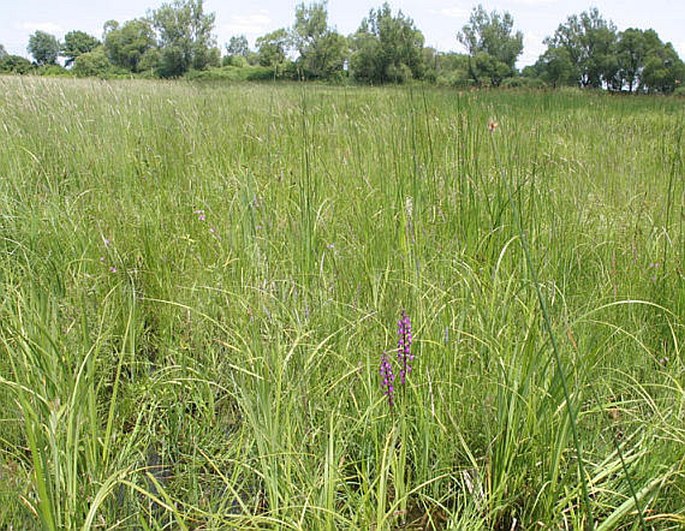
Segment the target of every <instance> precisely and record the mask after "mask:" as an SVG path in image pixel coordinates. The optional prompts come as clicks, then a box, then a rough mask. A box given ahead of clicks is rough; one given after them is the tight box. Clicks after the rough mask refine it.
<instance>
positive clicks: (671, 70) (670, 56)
mask: <svg viewBox="0 0 685 531" xmlns="http://www.w3.org/2000/svg"><path fill="white" fill-rule="evenodd" d="M657 38H658V37H657ZM683 79H685V63H683V61H682V60H681V59H680V57H679V56H678V53H677V52H676V51H675V49H674V48H673V45H672V44H671V43H670V42H667V43H666V44H662V45H661V46H658V45H655V46H652V47H650V48H648V51H647V54H646V57H645V64H644V68H643V69H642V72H641V74H640V90H641V91H644V92H659V93H662V94H670V93H671V92H673V91H674V90H675V89H676V88H677V87H678V85H679V84H680V82H681V81H682V80H683Z"/></svg>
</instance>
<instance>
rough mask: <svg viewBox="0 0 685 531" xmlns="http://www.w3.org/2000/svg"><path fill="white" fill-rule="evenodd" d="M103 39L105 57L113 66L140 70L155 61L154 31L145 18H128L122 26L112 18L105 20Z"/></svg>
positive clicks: (132, 70)
mask: <svg viewBox="0 0 685 531" xmlns="http://www.w3.org/2000/svg"><path fill="white" fill-rule="evenodd" d="M104 41H105V51H106V53H107V57H109V60H110V61H111V63H112V64H113V65H115V66H118V67H121V68H124V69H126V70H129V71H130V72H141V71H143V70H148V69H150V68H151V66H153V65H154V63H155V61H154V59H155V58H156V54H157V50H156V48H157V44H156V41H155V32H154V30H153V29H152V26H151V24H150V21H149V20H147V19H144V18H137V19H134V20H129V21H128V22H125V23H124V24H123V26H119V24H118V23H117V22H116V21H113V20H110V21H107V22H105V36H104Z"/></svg>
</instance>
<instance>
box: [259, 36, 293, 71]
mask: <svg viewBox="0 0 685 531" xmlns="http://www.w3.org/2000/svg"><path fill="white" fill-rule="evenodd" d="M256 45H257V55H258V57H259V64H260V66H270V67H274V68H277V67H279V66H280V65H283V64H284V63H285V60H286V56H287V53H288V51H289V49H290V36H289V35H288V31H287V30H286V29H284V28H279V29H277V30H275V31H272V32H271V33H267V34H266V35H263V36H261V37H259V38H258V39H257V42H256Z"/></svg>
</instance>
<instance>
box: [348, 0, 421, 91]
mask: <svg viewBox="0 0 685 531" xmlns="http://www.w3.org/2000/svg"><path fill="white" fill-rule="evenodd" d="M423 43H424V38H423V34H422V33H421V32H420V31H419V30H418V29H416V27H415V26H414V21H413V20H412V19H411V18H409V17H407V16H405V15H404V14H403V13H402V11H399V12H398V13H397V15H395V16H393V14H392V11H391V9H390V6H389V5H388V4H387V3H385V4H383V6H381V7H380V8H378V9H375V10H374V9H371V11H370V12H369V15H368V16H367V17H366V18H364V20H362V23H361V26H360V27H359V29H358V30H357V33H355V34H354V35H353V36H352V37H351V48H352V57H351V60H350V70H351V72H352V75H353V76H354V78H355V79H356V80H357V81H361V82H364V83H375V84H382V83H402V82H404V81H407V80H409V79H421V78H422V77H423V74H424V63H423Z"/></svg>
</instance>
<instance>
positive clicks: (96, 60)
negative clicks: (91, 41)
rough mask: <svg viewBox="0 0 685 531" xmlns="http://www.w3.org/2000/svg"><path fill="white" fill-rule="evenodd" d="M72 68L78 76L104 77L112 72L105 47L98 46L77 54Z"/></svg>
mask: <svg viewBox="0 0 685 531" xmlns="http://www.w3.org/2000/svg"><path fill="white" fill-rule="evenodd" d="M72 70H73V72H74V74H75V75H76V76H78V77H101V78H106V77H108V76H109V74H111V73H112V70H113V65H112V63H110V62H109V59H108V58H107V54H106V53H105V47H104V46H99V47H97V48H95V49H94V50H93V51H92V52H88V53H84V54H81V55H79V56H78V57H77V58H76V61H75V62H74V67H73V69H72Z"/></svg>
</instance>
